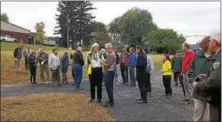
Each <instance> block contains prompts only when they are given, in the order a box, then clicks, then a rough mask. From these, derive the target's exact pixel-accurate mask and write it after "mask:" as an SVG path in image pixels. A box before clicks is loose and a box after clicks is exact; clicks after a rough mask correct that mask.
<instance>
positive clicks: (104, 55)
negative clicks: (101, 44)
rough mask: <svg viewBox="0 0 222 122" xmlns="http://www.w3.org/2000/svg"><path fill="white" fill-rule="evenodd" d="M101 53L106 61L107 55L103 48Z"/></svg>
mask: <svg viewBox="0 0 222 122" xmlns="http://www.w3.org/2000/svg"><path fill="white" fill-rule="evenodd" d="M101 53H102V54H103V57H104V58H105V59H106V57H107V54H106V50H105V49H104V48H102V49H101Z"/></svg>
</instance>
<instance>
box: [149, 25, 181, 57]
mask: <svg viewBox="0 0 222 122" xmlns="http://www.w3.org/2000/svg"><path fill="white" fill-rule="evenodd" d="M147 40H148V42H149V45H150V47H151V48H152V49H156V51H157V52H158V53H171V52H175V51H177V50H179V49H180V47H181V44H182V43H183V42H185V38H184V37H183V36H182V35H178V34H177V32H175V31H174V30H172V29H157V30H155V31H152V32H150V33H148V34H147Z"/></svg>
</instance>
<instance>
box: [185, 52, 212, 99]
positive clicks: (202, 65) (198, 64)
mask: <svg viewBox="0 0 222 122" xmlns="http://www.w3.org/2000/svg"><path fill="white" fill-rule="evenodd" d="M214 62H215V58H213V56H210V57H208V58H206V57H205V55H204V53H203V52H198V53H197V54H196V55H195V56H194V58H193V60H192V62H191V63H190V68H189V70H188V73H187V74H188V77H189V79H192V81H193V80H194V79H195V77H196V76H197V75H198V74H206V75H207V73H208V72H209V70H210V69H211V67H212V65H213V63H214ZM200 82H201V81H200ZM206 96H207V94H206V93H204V92H203V93H202V92H201V91H198V90H197V89H195V90H193V97H194V98H196V99H199V100H203V101H205V98H206Z"/></svg>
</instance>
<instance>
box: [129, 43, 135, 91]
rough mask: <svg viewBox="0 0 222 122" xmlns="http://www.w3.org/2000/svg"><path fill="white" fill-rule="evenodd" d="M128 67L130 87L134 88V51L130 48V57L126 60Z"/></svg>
mask: <svg viewBox="0 0 222 122" xmlns="http://www.w3.org/2000/svg"><path fill="white" fill-rule="evenodd" d="M128 65H129V72H130V73H129V75H130V81H131V87H135V86H136V74H135V70H136V51H135V49H134V48H133V47H131V48H130V55H129V60H128Z"/></svg>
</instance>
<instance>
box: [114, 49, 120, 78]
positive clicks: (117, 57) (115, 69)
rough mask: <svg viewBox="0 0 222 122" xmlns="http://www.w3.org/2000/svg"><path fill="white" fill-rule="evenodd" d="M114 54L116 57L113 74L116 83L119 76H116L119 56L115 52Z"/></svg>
mask: <svg viewBox="0 0 222 122" xmlns="http://www.w3.org/2000/svg"><path fill="white" fill-rule="evenodd" d="M114 53H115V55H116V65H115V67H114V72H115V75H114V79H115V82H117V81H118V78H119V76H118V64H119V54H118V52H117V51H115V52H114Z"/></svg>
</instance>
